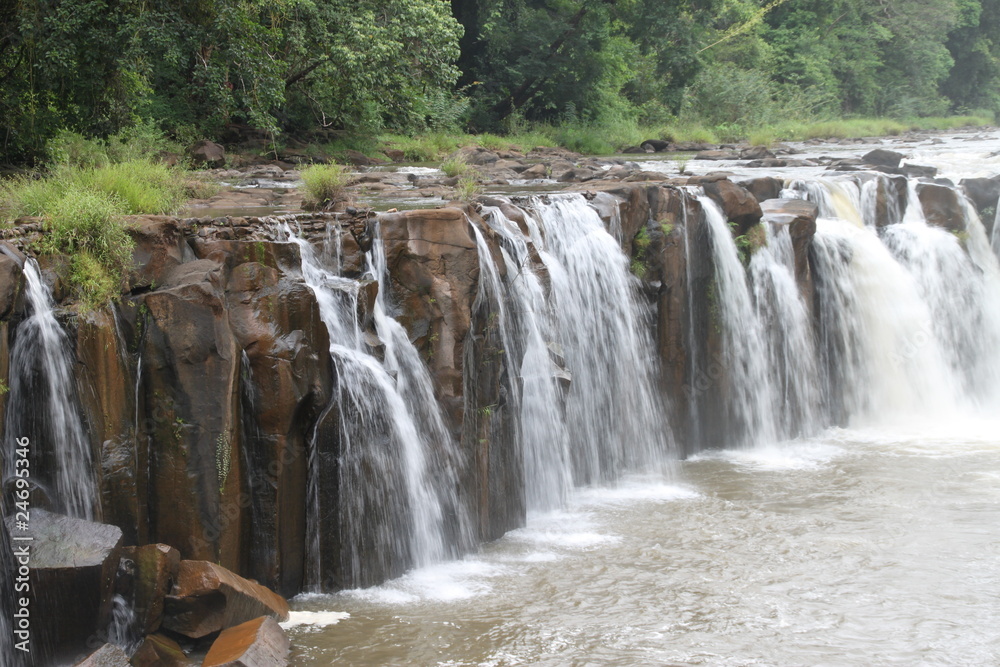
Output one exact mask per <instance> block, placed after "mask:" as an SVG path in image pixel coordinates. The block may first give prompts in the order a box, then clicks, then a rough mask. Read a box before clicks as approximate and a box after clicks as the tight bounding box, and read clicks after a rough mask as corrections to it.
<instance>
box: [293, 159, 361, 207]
mask: <svg viewBox="0 0 1000 667" xmlns="http://www.w3.org/2000/svg"><path fill="white" fill-rule="evenodd" d="M348 180H350V175H349V174H348V172H347V168H346V167H345V166H344V165H342V164H333V163H331V164H314V165H312V166H309V167H306V168H305V169H303V170H302V182H303V185H304V188H303V189H304V190H305V196H304V197H303V201H302V206H303V208H312V209H325V208H332V207H333V206H334V205H335V204H337V203H338V202H341V201H344V189H345V188H346V187H347V182H348Z"/></svg>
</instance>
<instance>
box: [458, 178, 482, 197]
mask: <svg viewBox="0 0 1000 667" xmlns="http://www.w3.org/2000/svg"><path fill="white" fill-rule="evenodd" d="M482 191H483V187H482V186H481V185H480V184H479V182H478V181H477V180H476V179H475V178H472V177H470V176H463V177H462V178H460V179H458V184H457V185H456V186H455V199H457V200H458V201H464V202H469V201H472V200H473V199H475V198H476V197H478V196H479V195H480V194H481V193H482Z"/></svg>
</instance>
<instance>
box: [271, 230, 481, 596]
mask: <svg viewBox="0 0 1000 667" xmlns="http://www.w3.org/2000/svg"><path fill="white" fill-rule="evenodd" d="M284 231H285V233H286V234H287V236H288V238H289V240H291V241H292V242H294V243H296V244H297V245H298V246H299V248H300V250H301V256H302V273H303V277H304V279H305V282H306V284H307V285H309V286H310V287H311V288H312V289H313V291H314V293H315V294H316V299H317V302H318V304H319V308H320V316H321V318H322V319H323V321H324V323H325V324H326V326H327V329H328V331H329V333H330V341H331V342H330V353H331V356H332V358H333V362H334V372H335V376H336V389H335V396H334V400H333V402H332V403H331V406H330V408H329V409H336V410H337V414H338V417H339V419H338V422H339V424H338V425H339V433H338V436H339V456H338V459H337V461H338V479H337V480H320V479H318V478H319V474H318V460H317V457H318V444H317V443H316V442H313V443H312V445H311V450H310V455H309V456H310V464H309V469H310V481H309V489H308V497H309V501H310V512H309V515H310V516H309V519H308V522H309V524H308V531H309V534H310V544H309V552H310V553H309V555H308V558H307V561H308V562H307V576H308V579H309V585H310V587H312V588H314V589H315V588H317V587H319V586H320V585H321V584H320V582H319V580H318V575H319V570H320V563H321V561H322V560H324V559H326V558H328V557H331V556H332V557H334V558H339V561H338V562H339V569H340V574H341V576H342V581H341V582H340V584H341V585H345V586H356V585H365V584H370V583H374V582H375V581H377V580H378V579H379V578H380V577H384V576H395V575H398V574H401V573H402V571H404V570H405V569H406V568H408V567H412V566H421V565H427V564H430V563H432V562H435V561H437V560H441V559H443V558H445V557H447V556H451V555H455V553H456V552H455V548H456V547H457V546H458V545H456V544H454V543H451V544H446V542H445V539H444V532H445V530H444V522H445V517H446V516H457V517H461V512H460V511H459V509H458V508H457V504H458V503H457V499H456V498H455V495H456V493H457V491H456V488H457V484H456V482H455V479H454V474H455V473H454V470H453V466H450V465H448V463H449V461H446V460H444V459H445V457H447V456H450V455H454V451H453V449H452V448H453V445H452V446H451V447H449V445H450V442H451V440H450V436H448V435H447V431H446V430H445V429H444V426H443V421H442V420H441V417H440V414H436V415H435V414H431V412H433V411H436V409H437V408H436V403H435V402H434V401H433V393H432V391H431V390H430V380H429V377H428V376H427V371H426V368H424V367H423V365H422V363H421V362H420V360H419V357H418V356H417V352H416V350H415V349H414V348H413V346H412V344H411V343H410V342H409V340H408V339H407V338H406V335H405V331H403V330H402V327H401V326H400V325H399V324H398V323H397V322H395V320H393V319H392V318H391V317H390V316H389V315H388V314H387V313H386V310H385V302H384V301H383V298H384V297H382V296H380V297H379V300H380V303H379V304H377V307H376V325H377V326H378V327H379V328H380V332H379V333H380V336H381V338H382V344H383V345H384V347H385V365H383V364H382V363H380V362H379V361H378V360H377V359H376V358H375V357H373V356H372V355H371V354H369V353H368V351H367V349H366V347H365V344H364V343H363V336H362V334H361V331H360V328H359V327H358V324H357V320H356V316H355V313H356V306H357V299H358V289H359V284H358V283H357V281H352V280H347V279H344V278H341V277H339V276H336V275H334V274H332V273H331V272H330V271H328V270H327V269H326V268H325V267H324V266H323V265H322V262H321V261H320V260H319V259H318V258H317V257H316V253H315V251H314V250H313V248H312V246H311V244H309V243H308V242H307V241H305V240H304V239H302V238H300V237H299V236H297V235H295V234H293V233H292V232H291V230H289V229H287V228H285V230H284ZM370 261H371V262H372V265H373V266H376V265H378V264H379V262H382V263H383V264H384V256H382V257H378V256H377V257H375V258H370ZM374 272H375V274H376V275H380V274H381V273H382V271H381V270H380V269H375V270H374ZM385 289H386V285H385V284H383V285H382V286H381V289H380V291H383V290H385ZM390 373H394V374H395V378H394V377H393V376H392V375H390ZM428 392H430V393H428ZM324 417H325V415H324ZM430 434H434V437H436V438H440V439H439V440H430V439H429V435H430ZM429 459H432V460H433V461H434V464H435V465H434V467H433V470H434V473H433V474H432V472H431V466H430V465H429V463H428V460H429ZM442 477H445V478H446V479H445V480H442ZM324 484H334V485H335V486H336V488H337V497H338V498H339V503H338V508H339V511H340V516H339V518H338V523H339V527H340V536H339V540H338V543H339V545H340V550H341V553H340V554H339V556H334V555H326V554H322V553H320V540H319V534H320V531H323V530H326V529H327V528H326V527H325V526H323V525H322V524H321V518H320V516H319V495H320V490H321V486H322V485H324ZM446 502H447V503H451V504H449V505H446ZM459 520H460V519H459Z"/></svg>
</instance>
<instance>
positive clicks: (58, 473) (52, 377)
mask: <svg viewBox="0 0 1000 667" xmlns="http://www.w3.org/2000/svg"><path fill="white" fill-rule="evenodd" d="M24 277H25V284H26V291H25V296H26V300H27V304H28V308H29V312H30V313H31V314H30V316H29V317H28V318H27V319H25V320H24V321H23V322H21V324H20V325H19V326H18V327H17V330H16V332H15V335H16V339H15V342H14V347H13V349H12V350H11V353H10V393H9V396H8V398H7V411H6V414H5V424H6V432H5V438H4V440H5V443H6V449H7V451H8V453H9V454H8V456H6V457H5V471H4V472H5V477H9V476H10V475H11V474H12V461H13V460H14V456H13V454H10V452H12V450H13V447H14V442H15V440H16V439H17V438H19V437H29V438H30V439H31V443H32V452H33V455H35V456H37V455H38V454H39V452H41V451H48V452H51V456H52V459H51V461H46V462H45V464H40V465H33V466H32V473H33V475H34V474H38V475H39V476H43V477H42V478H43V479H45V477H44V475H51V478H50V479H51V482H50V484H51V486H50V488H48V489H47V493H48V501H49V505H50V508H51V509H52V510H53V511H56V512H61V513H63V514H68V515H69V516H73V517H76V518H80V519H94V518H95V517H97V516H98V515H99V514H100V506H99V504H98V497H97V484H96V482H95V480H94V465H93V462H92V456H91V451H90V443H89V441H88V438H87V434H86V432H85V431H84V428H83V423H82V421H81V418H80V409H79V404H78V401H77V396H76V389H75V383H76V379H75V377H74V375H73V358H72V352H71V350H70V341H69V339H68V338H67V336H66V334H65V333H64V332H63V330H62V329H61V328H60V326H59V322H58V321H57V320H56V317H55V312H54V307H55V304H54V303H53V301H52V297H51V295H50V294H49V291H48V289H47V288H46V287H45V285H44V284H43V283H42V279H41V275H40V274H39V271H38V266H37V264H35V262H34V261H33V260H29V261H27V262H25V264H24ZM36 471H37V472H36ZM33 479H35V480H36V481H37V479H38V478H37V477H34V476H33Z"/></svg>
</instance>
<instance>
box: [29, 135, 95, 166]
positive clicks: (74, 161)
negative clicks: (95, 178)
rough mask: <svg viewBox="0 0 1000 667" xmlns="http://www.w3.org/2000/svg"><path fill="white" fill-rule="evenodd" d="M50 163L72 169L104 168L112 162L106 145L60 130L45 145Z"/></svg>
mask: <svg viewBox="0 0 1000 667" xmlns="http://www.w3.org/2000/svg"><path fill="white" fill-rule="evenodd" d="M45 152H46V153H47V154H48V158H49V162H51V163H52V164H57V165H68V166H70V167H102V166H104V165H106V164H108V162H109V161H110V160H109V158H108V153H107V150H106V148H105V146H104V143H103V142H102V141H101V140H99V139H88V138H86V137H85V136H83V135H82V134H79V133H77V132H71V131H70V130H59V131H58V132H57V133H56V134H55V136H54V137H52V138H51V139H49V141H48V143H46V145H45Z"/></svg>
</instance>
